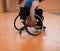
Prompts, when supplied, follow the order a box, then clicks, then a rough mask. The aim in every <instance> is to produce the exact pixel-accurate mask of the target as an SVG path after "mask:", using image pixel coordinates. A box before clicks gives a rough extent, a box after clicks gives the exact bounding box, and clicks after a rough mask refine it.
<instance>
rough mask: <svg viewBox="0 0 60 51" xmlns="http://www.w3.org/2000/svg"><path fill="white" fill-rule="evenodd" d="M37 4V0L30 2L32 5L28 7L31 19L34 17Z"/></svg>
mask: <svg viewBox="0 0 60 51" xmlns="http://www.w3.org/2000/svg"><path fill="white" fill-rule="evenodd" d="M37 6H38V1H33V2H32V6H31V9H30V16H31V19H34V15H35V8H36V7H37Z"/></svg>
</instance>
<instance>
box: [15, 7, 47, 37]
mask: <svg viewBox="0 0 60 51" xmlns="http://www.w3.org/2000/svg"><path fill="white" fill-rule="evenodd" d="M34 16H35V18H36V22H37V24H36V25H35V26H34V27H29V26H28V25H27V20H28V19H29V18H30V11H29V10H28V8H24V7H20V12H19V14H18V15H17V17H16V18H15V19H14V27H15V29H16V30H18V31H19V33H20V34H21V33H22V31H23V30H26V32H27V33H29V34H30V35H32V36H38V35H40V34H41V32H42V31H45V28H46V27H44V26H43V20H44V17H43V10H42V9H37V8H36V9H35V15H34ZM18 18H19V19H20V20H22V21H21V22H22V24H23V27H21V28H20V27H18V26H17V24H16V23H17V20H18Z"/></svg>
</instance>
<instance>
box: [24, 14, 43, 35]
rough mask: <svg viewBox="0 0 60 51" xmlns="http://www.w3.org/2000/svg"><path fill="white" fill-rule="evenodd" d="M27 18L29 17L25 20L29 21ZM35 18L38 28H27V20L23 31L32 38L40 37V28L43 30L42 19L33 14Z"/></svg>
mask: <svg viewBox="0 0 60 51" xmlns="http://www.w3.org/2000/svg"><path fill="white" fill-rule="evenodd" d="M29 17H30V16H28V17H27V20H28V19H29ZM35 18H36V22H37V25H38V26H39V27H40V28H35V26H34V27H29V26H27V20H26V21H25V29H26V31H27V32H28V33H29V34H30V35H32V36H37V35H40V34H41V32H42V28H43V22H42V18H41V17H40V16H39V15H37V14H35ZM37 25H36V26H37Z"/></svg>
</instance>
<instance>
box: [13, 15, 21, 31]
mask: <svg viewBox="0 0 60 51" xmlns="http://www.w3.org/2000/svg"><path fill="white" fill-rule="evenodd" d="M19 16H20V15H18V16H17V17H16V18H15V19H14V27H15V29H16V30H18V31H19V30H20V28H17V26H16V21H17V19H18V18H19Z"/></svg>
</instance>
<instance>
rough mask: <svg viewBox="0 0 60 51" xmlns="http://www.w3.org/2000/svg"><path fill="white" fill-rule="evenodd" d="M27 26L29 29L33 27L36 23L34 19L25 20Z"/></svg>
mask: <svg viewBox="0 0 60 51" xmlns="http://www.w3.org/2000/svg"><path fill="white" fill-rule="evenodd" d="M27 24H28V26H29V27H34V26H35V25H36V24H37V23H36V19H35V18H29V19H28V20H27Z"/></svg>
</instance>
